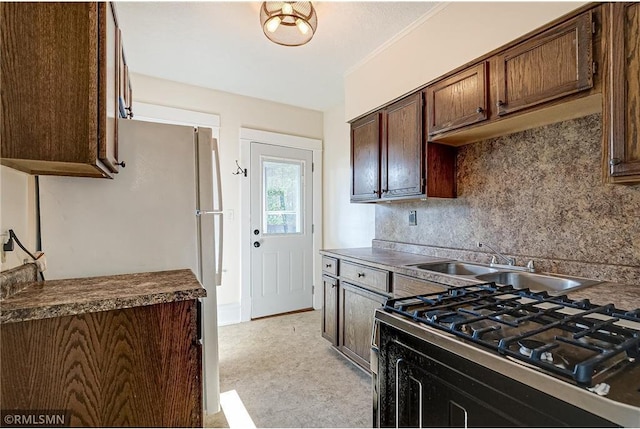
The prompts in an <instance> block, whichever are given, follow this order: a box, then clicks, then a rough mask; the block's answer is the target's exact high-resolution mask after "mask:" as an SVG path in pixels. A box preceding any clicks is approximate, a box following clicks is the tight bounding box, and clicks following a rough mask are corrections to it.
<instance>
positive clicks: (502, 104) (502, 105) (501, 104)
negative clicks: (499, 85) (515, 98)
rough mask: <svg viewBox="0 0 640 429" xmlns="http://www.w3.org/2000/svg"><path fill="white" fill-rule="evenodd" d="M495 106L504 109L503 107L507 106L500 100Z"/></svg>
mask: <svg viewBox="0 0 640 429" xmlns="http://www.w3.org/2000/svg"><path fill="white" fill-rule="evenodd" d="M496 105H497V106H498V107H504V106H506V105H507V103H505V102H504V101H502V100H498V102H497V103H496Z"/></svg>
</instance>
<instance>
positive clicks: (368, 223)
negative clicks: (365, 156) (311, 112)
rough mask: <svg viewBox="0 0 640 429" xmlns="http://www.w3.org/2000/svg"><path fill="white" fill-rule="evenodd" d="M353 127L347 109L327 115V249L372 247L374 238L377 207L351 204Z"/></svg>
mask: <svg viewBox="0 0 640 429" xmlns="http://www.w3.org/2000/svg"><path fill="white" fill-rule="evenodd" d="M349 130H350V127H349V124H347V123H346V122H345V120H344V106H338V107H335V108H333V109H331V110H328V111H326V112H324V152H323V170H324V171H323V178H324V180H323V188H324V189H323V220H324V245H323V247H324V248H325V249H337V248H346V247H369V246H371V240H372V239H373V238H374V235H375V206H374V205H373V204H351V203H349V193H350V185H349V183H350V180H351V179H350V174H351V165H350V162H351V161H350V131H349Z"/></svg>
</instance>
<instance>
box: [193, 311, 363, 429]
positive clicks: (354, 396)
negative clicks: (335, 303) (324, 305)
mask: <svg viewBox="0 0 640 429" xmlns="http://www.w3.org/2000/svg"><path fill="white" fill-rule="evenodd" d="M321 315H322V312H321V311H308V312H304V313H296V314H289V315H284V316H277V317H270V318H266V319H260V320H254V321H251V322H245V323H239V324H236V325H230V326H222V327H220V328H219V344H220V346H219V347H220V391H221V392H226V391H228V390H234V389H235V390H236V391H237V393H238V395H239V396H240V399H241V400H242V402H243V403H244V406H245V408H246V409H247V411H248V413H249V415H250V416H251V418H252V419H253V421H254V423H255V424H256V426H257V427H282V428H289V427H300V428H303V427H342V428H349V427H371V424H372V421H371V418H372V417H371V406H372V405H371V401H372V399H371V395H372V393H371V377H370V376H369V375H368V374H366V373H365V372H364V371H362V370H361V369H359V368H357V367H356V366H355V365H354V364H352V363H351V362H349V361H347V360H346V359H345V358H344V357H343V356H342V355H340V354H339V353H338V352H337V351H336V350H334V349H333V348H332V347H331V346H330V345H329V342H328V341H326V340H325V339H324V338H322V336H321V335H320V329H321V328H320V325H321ZM220 421H221V420H220V419H219V418H214V416H207V417H206V418H205V425H206V426H209V427H211V426H213V425H216V424H219V422H220ZM210 425H211V426H210Z"/></svg>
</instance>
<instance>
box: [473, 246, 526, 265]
mask: <svg viewBox="0 0 640 429" xmlns="http://www.w3.org/2000/svg"><path fill="white" fill-rule="evenodd" d="M476 244H477V245H478V247H486V248H487V249H489V250H491V251H492V252H493V253H495V255H494V256H493V257H492V258H491V263H492V264H495V263H496V256H498V257H500V258H502V259H504V260H505V261H507V265H511V266H513V265H515V264H516V260H515V258H507V257H506V256H504V255H503V254H502V253H500V252H498V251H497V250H496V249H494V248H493V247H491V246H489V245H488V244H485V243H481V242H479V241H478V242H477V243H476Z"/></svg>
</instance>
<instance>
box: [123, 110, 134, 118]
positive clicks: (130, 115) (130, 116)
mask: <svg viewBox="0 0 640 429" xmlns="http://www.w3.org/2000/svg"><path fill="white" fill-rule="evenodd" d="M124 110H126V111H127V116H128V117H129V119H133V109H132V108H131V107H125V108H124Z"/></svg>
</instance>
